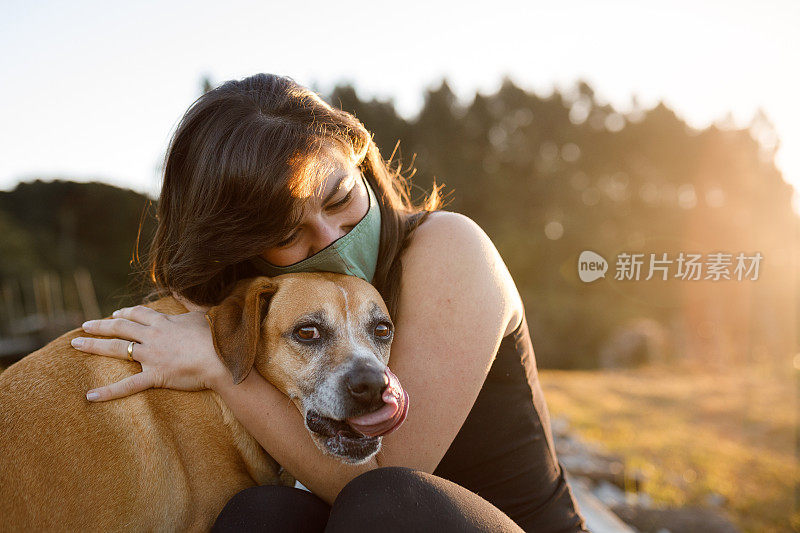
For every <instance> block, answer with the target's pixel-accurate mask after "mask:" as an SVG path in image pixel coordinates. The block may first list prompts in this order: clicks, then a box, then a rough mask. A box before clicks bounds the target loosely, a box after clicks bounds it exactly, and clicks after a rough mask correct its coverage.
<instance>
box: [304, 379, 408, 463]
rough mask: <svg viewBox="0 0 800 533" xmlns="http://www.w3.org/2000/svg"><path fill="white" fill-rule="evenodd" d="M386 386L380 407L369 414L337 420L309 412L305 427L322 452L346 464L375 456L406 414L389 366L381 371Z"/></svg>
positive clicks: (405, 402) (405, 396)
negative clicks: (384, 440) (385, 437)
mask: <svg viewBox="0 0 800 533" xmlns="http://www.w3.org/2000/svg"><path fill="white" fill-rule="evenodd" d="M384 372H385V374H386V377H387V378H388V385H387V386H386V388H385V389H384V391H383V393H382V396H381V399H382V400H383V406H382V407H380V408H378V409H377V410H375V411H372V412H370V413H366V414H361V415H357V416H352V417H348V418H347V419H345V420H337V419H335V418H330V417H327V416H324V415H322V414H321V413H319V412H317V411H314V410H309V411H308V412H306V427H307V428H308V429H309V431H311V432H312V433H313V434H315V436H316V437H317V439H316V440H317V443H318V445H320V447H321V448H322V449H323V450H326V451H328V452H329V453H331V454H333V455H336V456H338V457H340V458H342V459H343V460H344V461H345V462H350V463H359V462H363V461H366V460H367V459H369V457H371V456H372V455H374V454H375V453H377V451H378V449H379V448H380V445H381V437H383V436H384V435H388V434H390V433H392V432H394V431H395V430H397V428H399V427H400V426H401V425H402V424H403V422H404V421H405V419H406V415H407V414H408V404H409V402H408V393H407V392H406V391H405V390H404V389H403V387H402V386H401V385H400V381H399V380H398V379H397V376H395V375H394V374H393V373H392V371H391V370H389V367H386V368H385V369H384Z"/></svg>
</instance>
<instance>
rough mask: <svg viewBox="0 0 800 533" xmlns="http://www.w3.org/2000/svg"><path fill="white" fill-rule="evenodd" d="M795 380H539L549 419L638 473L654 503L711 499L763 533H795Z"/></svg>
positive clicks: (650, 373) (704, 374) (649, 372)
mask: <svg viewBox="0 0 800 533" xmlns="http://www.w3.org/2000/svg"><path fill="white" fill-rule="evenodd" d="M797 374H800V371H797V370H794V369H793V368H791V367H790V366H789V364H787V365H786V366H785V367H784V368H782V369H776V368H774V366H773V367H772V368H768V367H766V366H763V365H762V366H759V367H750V368H721V369H701V368H696V367H695V368H693V367H691V366H688V365H680V366H672V367H648V368H641V369H630V370H600V371H555V370H542V371H541V374H540V376H541V378H540V379H541V382H542V388H543V390H544V394H545V399H546V400H547V404H548V407H549V410H550V413H551V415H552V416H563V417H566V418H567V420H568V421H569V422H570V425H571V426H572V428H573V429H574V430H575V431H577V432H578V433H579V434H580V435H581V436H582V437H583V438H584V439H585V440H587V441H591V442H593V443H596V444H600V445H601V446H603V447H605V448H606V449H607V450H608V451H609V452H612V453H617V454H619V455H621V456H623V457H624V458H625V462H626V465H627V466H628V467H630V468H633V469H639V470H641V471H642V472H643V473H644V475H645V476H646V482H645V492H647V493H648V494H649V495H650V496H652V498H653V499H654V501H656V502H662V503H664V504H667V505H676V506H677V505H684V504H695V505H703V504H704V503H705V501H706V499H707V498H708V497H709V495H710V494H714V493H716V494H719V495H722V496H723V497H724V498H725V503H724V505H723V506H724V508H725V509H726V510H727V511H728V515H729V516H730V518H731V519H732V520H734V521H735V522H736V523H737V525H738V526H739V527H740V528H741V529H742V530H743V531H745V532H748V533H749V532H759V533H761V532H773V531H774V532H777V531H800V515H798V509H797V508H796V507H795V503H794V490H795V486H798V481H800V476H799V474H800V469H799V468H798V460H797V456H796V453H795V446H796V444H795V443H796V439H797V434H796V431H797V424H796V422H797V401H796V400H797V391H798V380H800V377H798V375H797Z"/></svg>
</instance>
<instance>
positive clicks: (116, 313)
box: [111, 309, 119, 316]
mask: <svg viewBox="0 0 800 533" xmlns="http://www.w3.org/2000/svg"><path fill="white" fill-rule="evenodd" d="M118 314H119V309H117V310H116V311H114V312H113V313H111V316H117V315H118Z"/></svg>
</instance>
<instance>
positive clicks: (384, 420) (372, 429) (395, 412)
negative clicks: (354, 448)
mask: <svg viewBox="0 0 800 533" xmlns="http://www.w3.org/2000/svg"><path fill="white" fill-rule="evenodd" d="M385 372H386V376H387V377H388V378H389V385H387V387H386V389H385V390H384V391H383V396H382V397H381V399H382V400H383V401H384V405H383V407H381V408H380V409H378V410H377V411H373V412H371V413H367V414H365V415H361V416H356V417H353V418H348V419H347V423H348V424H349V425H350V427H352V428H353V429H355V430H356V431H358V432H360V433H361V434H363V435H365V436H368V437H383V436H385V435H388V434H390V433H392V432H394V431H395V430H396V429H397V428H399V427H400V426H401V425H402V423H403V422H404V421H405V419H406V416H407V415H408V393H407V392H406V391H405V390H403V387H402V386H401V385H400V381H399V380H398V379H397V376H395V375H394V374H393V373H392V371H391V370H389V367H388V366H387V367H386V371H385Z"/></svg>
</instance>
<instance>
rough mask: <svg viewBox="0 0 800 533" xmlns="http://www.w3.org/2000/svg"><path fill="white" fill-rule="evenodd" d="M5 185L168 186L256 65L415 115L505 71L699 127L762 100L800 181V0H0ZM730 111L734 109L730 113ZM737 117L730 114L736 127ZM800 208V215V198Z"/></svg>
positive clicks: (742, 115) (518, 79)
mask: <svg viewBox="0 0 800 533" xmlns="http://www.w3.org/2000/svg"><path fill="white" fill-rule="evenodd" d="M0 10H1V11H0V14H1V16H0V50H1V51H2V52H1V53H0V73H2V74H0V76H2V83H0V189H3V190H9V189H12V188H13V187H14V186H15V185H16V183H18V182H19V181H24V180H30V179H33V178H36V177H42V178H48V179H49V178H62V179H76V180H82V181H89V180H97V181H104V182H107V183H112V184H115V185H119V186H123V187H129V188H131V189H134V190H137V191H140V192H145V193H148V194H151V195H153V196H156V195H157V193H158V189H159V187H160V181H159V179H160V178H159V172H160V169H161V164H162V161H163V156H164V152H165V150H166V147H167V143H168V140H169V138H170V135H171V134H172V133H173V132H174V129H175V127H176V126H177V123H178V121H179V120H180V118H181V116H182V115H183V113H184V112H185V111H186V109H187V108H188V107H189V105H191V103H192V102H193V101H194V100H195V99H196V98H197V97H198V96H199V95H200V83H201V79H202V76H204V75H205V76H209V77H210V78H211V80H212V81H213V82H214V83H215V84H219V83H221V82H223V81H225V80H228V79H239V78H243V77H246V76H249V75H252V74H255V73H257V72H272V73H278V74H284V75H288V76H291V77H292V78H294V79H295V80H296V81H298V82H300V83H301V84H303V85H306V86H309V87H311V88H314V89H316V90H319V91H321V92H323V94H324V93H327V92H328V91H330V89H331V88H333V87H334V85H335V84H336V83H342V82H349V83H352V84H354V85H355V87H356V89H357V91H358V94H359V96H360V97H362V98H370V97H378V98H382V99H389V98H391V99H393V101H394V102H395V105H396V107H397V109H398V111H399V112H400V113H401V114H402V115H404V116H405V117H407V118H412V117H413V116H414V115H415V114H416V112H417V111H418V109H419V107H420V105H421V103H422V98H423V95H424V91H425V89H426V88H433V87H436V86H438V85H439V83H441V80H442V78H444V77H446V78H447V80H448V83H450V86H451V88H452V89H453V91H454V92H455V93H456V94H457V96H458V97H459V100H460V102H461V103H462V104H465V105H467V104H468V103H469V102H470V101H471V99H472V97H474V94H475V92H476V91H481V92H482V93H484V94H486V93H491V92H494V91H495V90H497V88H498V87H499V86H500V83H501V82H502V78H503V76H508V77H510V78H511V79H512V80H513V81H514V82H515V83H516V84H518V85H519V86H521V87H523V88H525V89H527V90H529V91H533V92H536V93H537V94H539V95H541V96H546V95H549V94H551V93H552V91H553V90H554V89H559V90H562V91H570V90H571V89H573V88H574V86H575V83H576V82H577V80H579V79H581V80H585V81H586V82H588V83H589V84H590V85H591V87H592V88H593V89H594V90H595V92H596V97H597V98H598V99H599V100H600V101H601V103H609V104H611V105H612V106H614V107H615V108H616V109H617V110H618V111H621V112H625V111H629V110H630V109H631V106H632V101H633V97H634V95H635V98H636V100H637V101H638V103H639V105H640V106H642V107H645V108H648V109H649V108H651V107H653V106H655V105H656V104H657V103H658V102H659V101H663V102H664V103H666V104H667V105H668V106H669V107H670V108H672V109H673V110H675V111H676V112H677V113H678V115H679V116H681V117H682V118H683V119H684V120H686V121H687V122H688V123H689V124H690V125H691V126H693V127H695V128H703V127H706V126H708V125H710V124H712V123H720V122H721V121H724V120H725V119H726V116H730V118H731V119H732V124H733V125H734V126H736V127H746V126H747V125H748V124H749V123H750V120H751V119H752V117H753V115H754V113H755V112H756V110H757V109H758V108H759V107H761V108H762V109H763V110H764V111H765V112H766V115H767V117H768V118H769V119H770V121H772V123H773V124H774V126H775V129H776V131H777V134H778V137H779V139H780V145H779V146H780V148H779V150H778V152H777V156H776V163H777V165H778V168H779V169H780V170H781V171H782V173H783V175H784V179H785V180H786V181H787V182H789V183H792V184H793V185H794V187H795V189H796V190H800V103H799V100H798V95H800V70H799V69H798V65H800V31H797V28H800V2H797V1H796V0H784V1H778V0H761V1H758V2H755V1H748V2H743V1H737V0H725V1H716V0H708V1H702V2H701V1H698V0H693V1H691V2H690V1H684V0H673V1H669V2H666V1H660V2H653V1H646V0H638V1H620V0H605V1H603V2H598V1H596V0H564V1H560V2H547V3H545V2H538V1H533V0H526V1H523V2H514V1H509V0H493V1H492V2H486V1H481V2H471V1H463V0H462V1H460V2H434V1H432V0H427V1H417V0H413V1H406V2H382V1H378V0H373V1H369V2H349V1H344V0H342V1H337V2H319V1H311V2H294V3H289V2H286V1H281V2H270V1H258V2H246V1H240V0H227V1H226V2H208V1H205V0H197V1H192V2H185V1H171V0H159V1H157V2H156V1H149V0H137V2H108V1H104V2H103V1H83V0H73V1H70V2H66V1H61V2H55V1H45V0H41V1H36V2H31V1H26V0H22V1H20V0H0ZM729 113H730V115H728V114H729ZM729 123H730V121H729ZM794 206H795V209H796V210H797V212H798V213H800V194H797V193H795V197H794Z"/></svg>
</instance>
